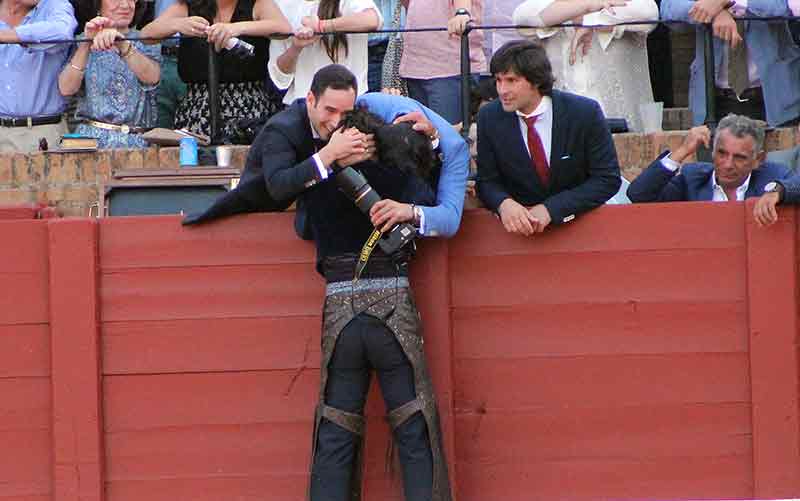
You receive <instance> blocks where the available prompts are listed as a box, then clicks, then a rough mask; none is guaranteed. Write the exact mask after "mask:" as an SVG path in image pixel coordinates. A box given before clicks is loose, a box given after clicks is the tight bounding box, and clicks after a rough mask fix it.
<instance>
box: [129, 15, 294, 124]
mask: <svg viewBox="0 0 800 501" xmlns="http://www.w3.org/2000/svg"><path fill="white" fill-rule="evenodd" d="M289 31H290V28H289V23H288V22H286V18H285V17H284V16H283V14H282V13H281V11H280V9H278V7H277V6H276V5H275V2H274V1H273V0H238V1H237V0H178V1H177V2H176V3H175V4H173V5H171V6H170V7H168V8H167V9H166V10H165V11H164V12H163V13H162V14H161V15H160V16H159V17H158V18H157V19H156V20H155V21H153V22H152V23H150V24H148V25H147V26H145V27H144V28H143V29H142V36H144V37H155V38H165V37H170V36H172V35H173V34H175V33H181V34H182V35H186V36H184V37H183V38H181V43H180V48H179V49H178V72H179V74H180V77H181V79H182V80H183V81H184V82H186V84H187V93H186V96H185V97H184V98H183V99H182V100H181V101H180V102H179V103H178V109H177V110H176V112H175V127H185V128H188V129H190V130H192V131H195V132H200V133H202V134H206V135H210V134H211V123H210V121H209V104H208V44H213V46H214V48H215V49H216V50H217V51H218V52H220V57H219V66H220V79H219V81H220V86H219V100H220V112H221V115H222V117H221V118H222V125H223V131H222V133H223V135H230V134H231V133H232V132H233V129H234V128H235V121H237V120H239V119H257V118H264V117H266V116H271V115H272V114H274V113H276V112H278V111H279V110H278V108H277V103H273V102H271V101H270V100H269V98H268V96H267V93H266V92H265V90H264V80H265V79H266V76H267V68H266V67H267V62H266V60H267V54H268V51H269V40H268V39H267V38H266V37H268V36H270V35H273V34H275V33H288V32H289ZM198 36H202V37H203V38H197V37H198ZM232 37H237V38H241V39H242V40H244V41H246V42H248V43H250V44H251V45H253V46H255V57H251V58H248V59H244V60H243V59H241V58H239V57H237V56H236V55H234V54H231V53H230V51H227V50H224V49H223V47H224V46H225V44H226V43H227V41H228V40H230V39H231V38H232Z"/></svg>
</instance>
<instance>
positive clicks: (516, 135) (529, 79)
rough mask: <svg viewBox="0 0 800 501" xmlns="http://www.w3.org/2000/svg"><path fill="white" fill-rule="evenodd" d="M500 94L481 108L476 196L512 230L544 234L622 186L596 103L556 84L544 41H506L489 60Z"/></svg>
mask: <svg viewBox="0 0 800 501" xmlns="http://www.w3.org/2000/svg"><path fill="white" fill-rule="evenodd" d="M491 72H492V74H493V75H494V78H495V80H496V83H497V93H498V96H499V98H498V99H497V100H495V101H494V102H492V103H490V104H488V105H486V106H484V107H483V108H481V110H480V112H479V113H478V181H477V189H478V196H479V197H480V199H481V201H482V202H483V204H484V205H485V206H486V207H487V208H488V209H489V210H492V211H495V212H497V213H498V215H499V216H500V220H501V221H502V223H503V227H504V228H505V229H506V231H508V232H510V233H517V234H521V235H531V234H533V233H541V232H542V231H544V229H545V228H546V227H547V226H548V225H550V224H551V223H552V224H561V223H565V222H568V221H571V220H572V219H574V218H575V216H577V215H578V214H581V213H583V212H586V211H588V210H590V209H593V208H595V207H597V206H599V205H602V204H603V203H605V202H606V200H608V199H609V198H611V197H612V196H614V194H615V193H616V192H617V190H618V189H619V186H620V177H619V164H618V162H617V153H616V150H615V149H614V143H613V141H612V140H611V133H610V132H609V130H608V127H607V126H606V122H605V117H604V116H603V111H602V110H601V109H600V105H599V104H597V102H595V101H593V100H591V99H588V98H584V97H581V96H576V95H574V94H569V93H566V92H559V91H557V90H553V81H554V78H553V72H552V69H551V66H550V61H549V60H548V59H547V54H546V53H545V50H544V48H543V47H542V46H541V45H540V44H538V43H536V42H533V41H530V40H518V41H513V42H508V43H507V44H505V45H503V46H502V47H501V48H500V49H499V50H498V51H497V53H495V55H494V57H492V62H491Z"/></svg>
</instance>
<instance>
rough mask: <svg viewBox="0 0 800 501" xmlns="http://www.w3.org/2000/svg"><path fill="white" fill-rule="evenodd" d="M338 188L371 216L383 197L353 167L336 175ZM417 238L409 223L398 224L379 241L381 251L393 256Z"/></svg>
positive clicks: (415, 230) (413, 228) (346, 168)
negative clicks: (370, 211)
mask: <svg viewBox="0 0 800 501" xmlns="http://www.w3.org/2000/svg"><path fill="white" fill-rule="evenodd" d="M335 179H336V186H337V187H338V188H339V190H340V191H341V192H342V193H344V194H345V196H347V198H349V199H350V200H352V201H353V203H355V204H356V207H358V208H359V210H361V212H363V213H364V214H366V215H367V216H369V210H370V209H371V208H372V206H373V205H375V203H376V202H378V201H380V199H381V197H380V195H378V193H377V192H376V191H375V190H373V189H372V186H370V185H369V183H368V182H367V179H366V178H365V177H364V176H363V175H362V174H361V173H360V172H358V171H357V170H355V169H354V168H352V167H345V168H344V169H342V170H340V171H339V172H338V173H337V174H336V177H335ZM416 236H417V229H416V228H415V227H414V226H413V225H412V224H409V223H400V224H396V225H395V226H394V227H393V228H392V229H391V230H389V232H388V233H385V234H384V235H383V236H382V237H381V239H380V240H379V241H378V245H379V246H380V248H381V250H382V251H383V252H384V253H386V254H387V255H392V254H394V253H395V252H396V251H398V250H400V249H401V248H403V246H405V245H406V244H408V243H409V242H411V241H413V240H414V239H415V238H416Z"/></svg>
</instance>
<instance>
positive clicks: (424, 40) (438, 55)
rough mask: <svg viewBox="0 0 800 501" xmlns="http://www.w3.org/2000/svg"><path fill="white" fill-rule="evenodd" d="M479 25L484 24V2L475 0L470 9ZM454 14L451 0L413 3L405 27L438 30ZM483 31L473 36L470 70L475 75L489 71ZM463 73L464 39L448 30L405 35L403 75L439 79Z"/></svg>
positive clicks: (471, 35)
mask: <svg viewBox="0 0 800 501" xmlns="http://www.w3.org/2000/svg"><path fill="white" fill-rule="evenodd" d="M469 11H470V14H472V19H473V20H474V21H475V23H476V24H480V23H481V18H482V13H483V0H472V8H471V9H469ZM453 12H455V8H453V2H452V1H451V0H410V3H409V6H408V13H407V15H406V26H405V27H406V28H435V27H442V26H447V21H448V20H450V18H451V17H452V15H453ZM483 38H484V37H483V31H480V30H476V31H473V32H471V33H470V35H469V42H470V50H469V54H470V62H471V65H470V69H471V70H472V73H480V72H485V71H486V56H484V54H483ZM460 73H461V39H460V38H450V37H449V36H448V34H447V32H446V31H442V32H437V31H434V32H419V33H404V34H403V58H402V60H401V62H400V76H402V77H405V78H419V79H429V78H440V77H451V76H453V75H459V74H460Z"/></svg>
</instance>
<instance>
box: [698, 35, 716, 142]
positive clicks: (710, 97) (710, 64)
mask: <svg viewBox="0 0 800 501" xmlns="http://www.w3.org/2000/svg"><path fill="white" fill-rule="evenodd" d="M700 29H702V30H703V64H704V65H705V66H704V67H705V75H704V77H705V83H706V85H705V92H706V125H708V126H709V127H710V128H711V129H714V128H716V126H717V102H716V95H717V82H716V80H717V78H716V73H715V71H714V69H715V68H714V33H713V32H712V31H711V25H710V24H704V25H703V26H702V27H701V28H700Z"/></svg>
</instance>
